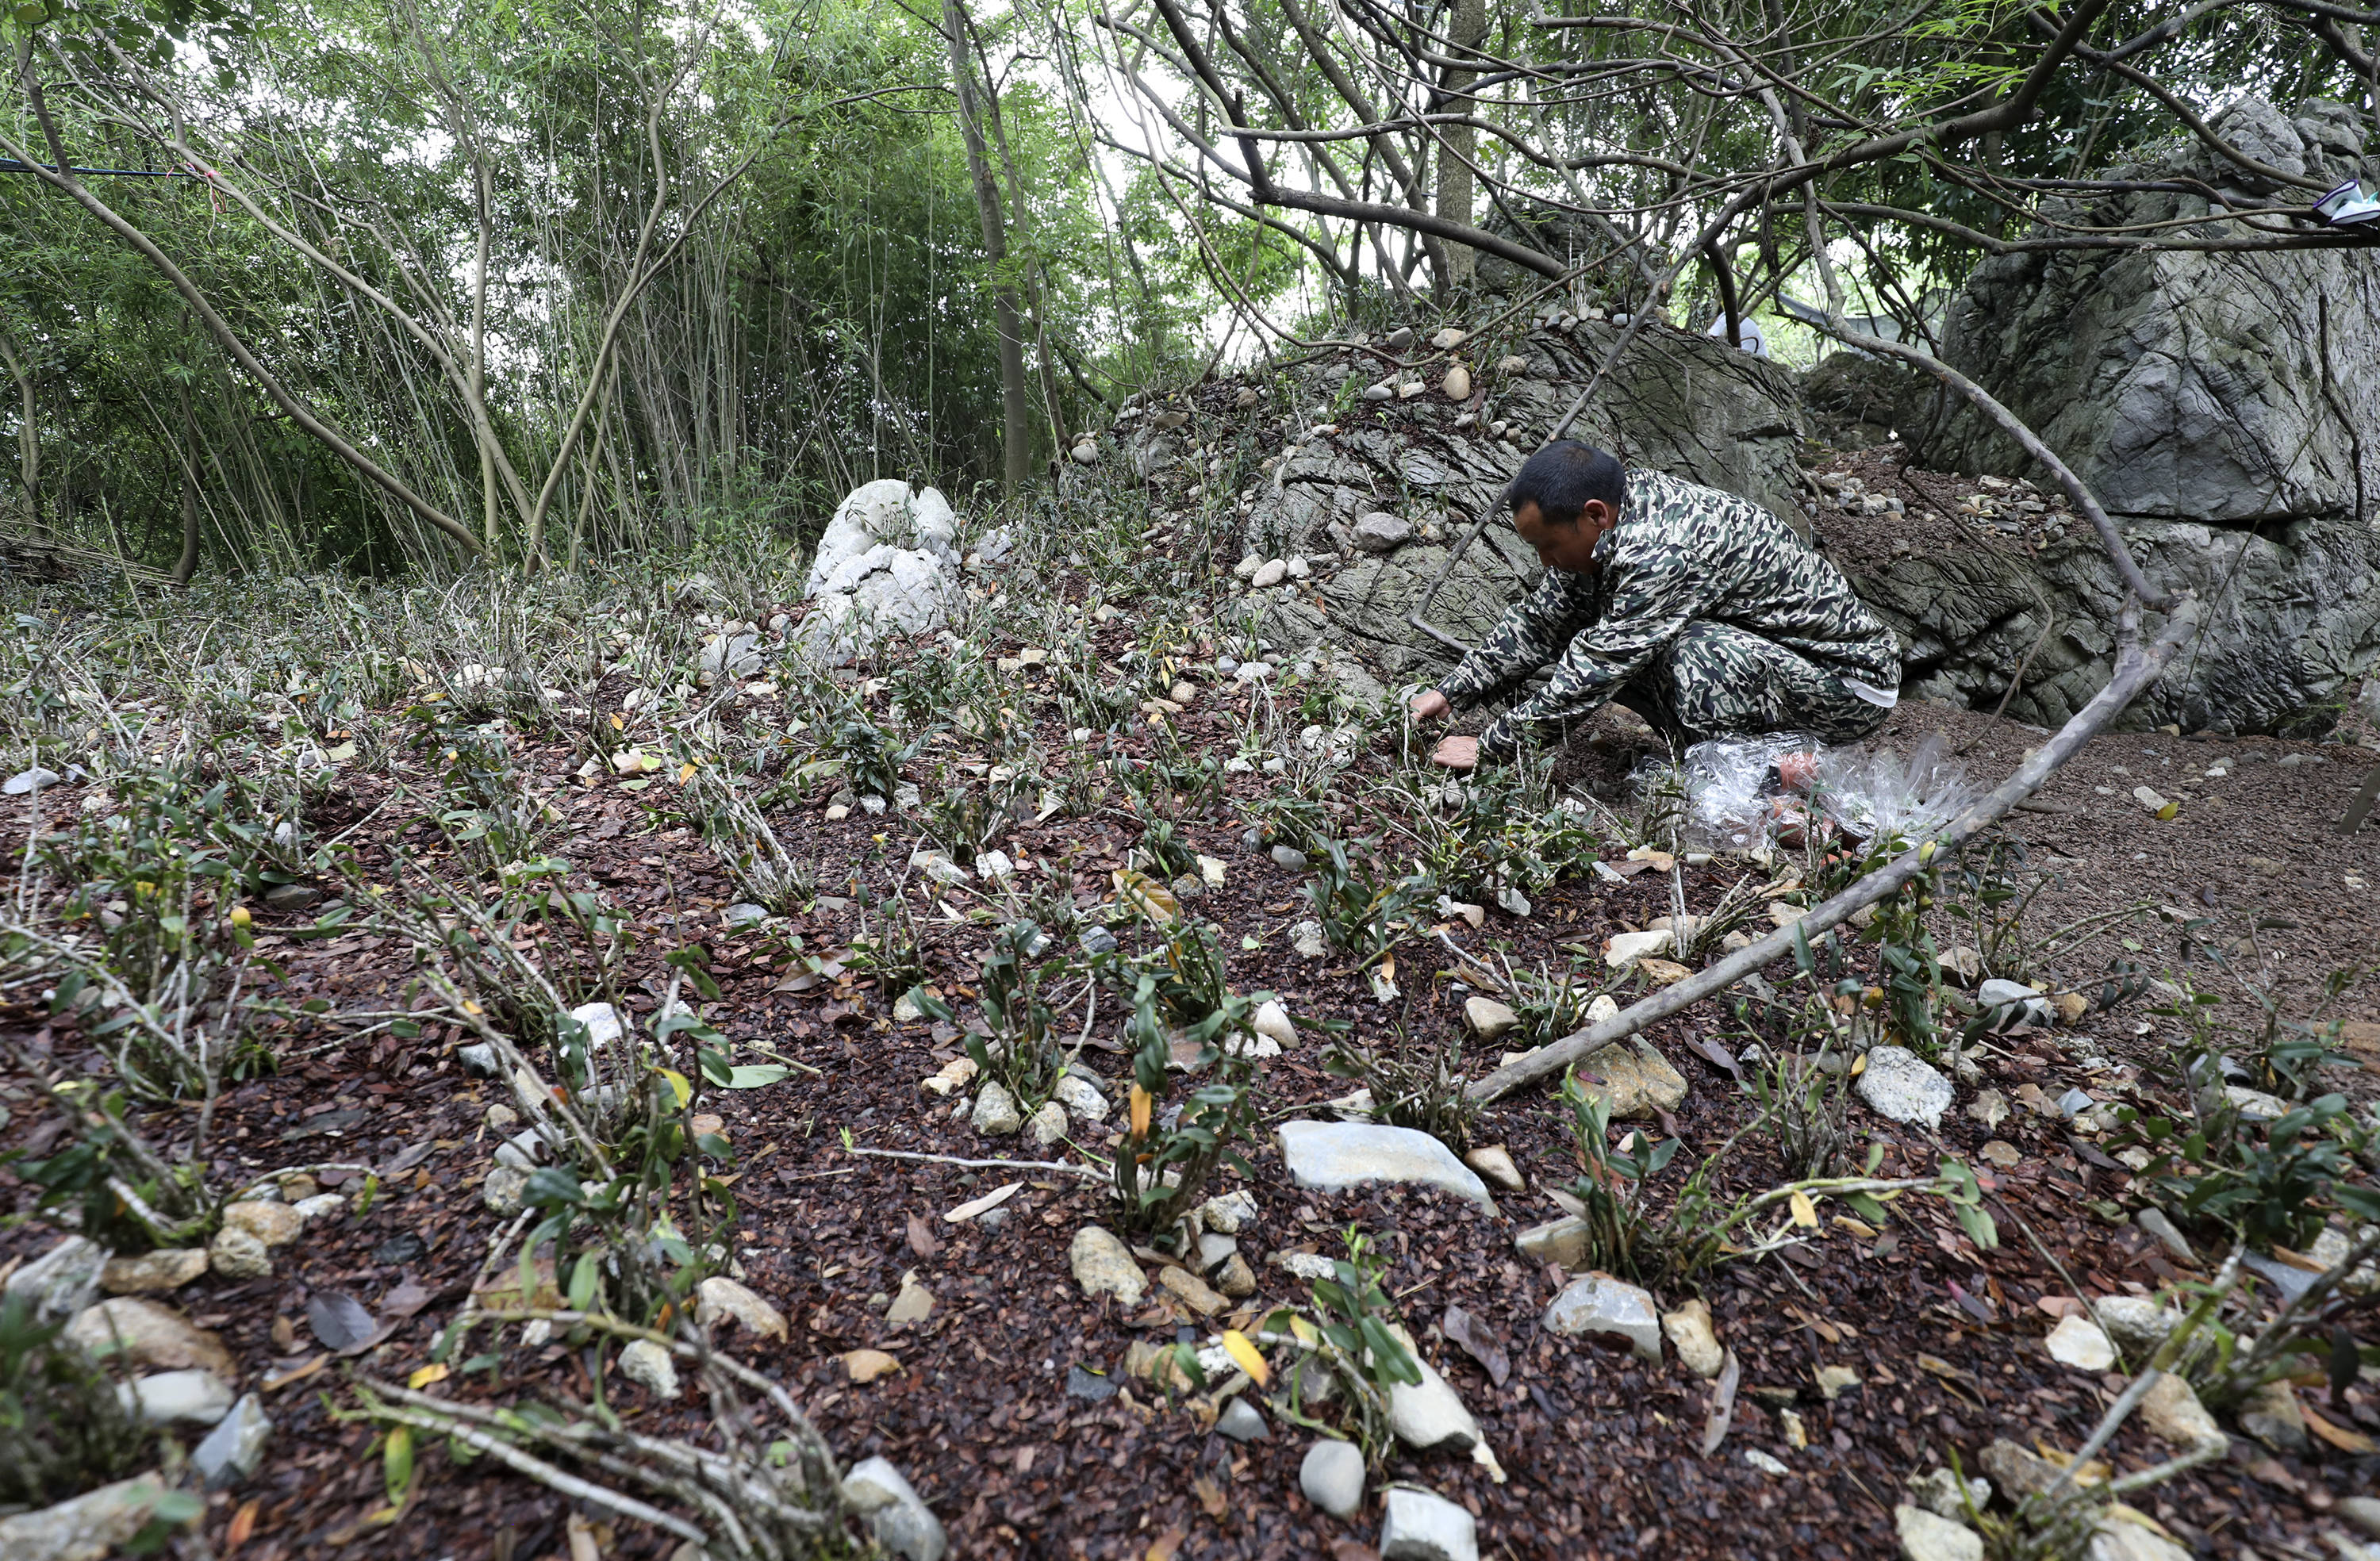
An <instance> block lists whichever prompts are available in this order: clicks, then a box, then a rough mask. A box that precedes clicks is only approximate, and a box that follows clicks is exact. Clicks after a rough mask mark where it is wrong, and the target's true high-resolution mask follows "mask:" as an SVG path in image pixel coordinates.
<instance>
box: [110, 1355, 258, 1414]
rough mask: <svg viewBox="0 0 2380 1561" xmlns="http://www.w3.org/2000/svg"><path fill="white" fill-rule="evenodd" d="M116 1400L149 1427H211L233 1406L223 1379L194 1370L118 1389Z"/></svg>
mask: <svg viewBox="0 0 2380 1561" xmlns="http://www.w3.org/2000/svg"><path fill="white" fill-rule="evenodd" d="M115 1396H116V1398H118V1399H119V1400H121V1401H122V1403H123V1405H124V1408H125V1410H126V1412H127V1413H128V1414H130V1415H131V1416H132V1417H133V1418H134V1419H136V1420H139V1421H140V1422H142V1423H143V1424H146V1425H172V1424H175V1423H176V1422H184V1421H187V1422H189V1423H191V1424H193V1425H212V1424H214V1423H215V1422H217V1421H219V1420H221V1419H223V1418H224V1416H225V1415H226V1414H228V1413H229V1412H230V1411H231V1402H232V1393H231V1389H230V1388H229V1387H227V1386H225V1385H224V1380H223V1378H221V1377H219V1376H217V1375H215V1373H212V1372H208V1371H200V1370H199V1369H198V1368H197V1367H195V1366H194V1367H192V1368H190V1369H189V1370H188V1371H180V1372H158V1373H155V1374H153V1375H151V1376H144V1377H140V1378H137V1379H136V1380H134V1381H132V1382H130V1383H127V1384H122V1385H119V1386H117V1388H116V1390H115Z"/></svg>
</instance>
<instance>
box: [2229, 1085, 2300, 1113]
mask: <svg viewBox="0 0 2380 1561" xmlns="http://www.w3.org/2000/svg"><path fill="white" fill-rule="evenodd" d="M2223 1098H2224V1099H2226V1100H2228V1101H2229V1102H2230V1103H2231V1104H2232V1106H2233V1107H2235V1108H2236V1109H2237V1110H2238V1111H2239V1113H2240V1118H2241V1119H2243V1120H2245V1121H2251V1122H2273V1121H2278V1120H2279V1119H2281V1118H2283V1117H2285V1116H2288V1115H2289V1104H2288V1103H2287V1102H2286V1101H2284V1100H2282V1099H2281V1098H2280V1096H2278V1095H2266V1094H2265V1092H2264V1091H2263V1090H2260V1089H2245V1088H2242V1087H2241V1086H2240V1085H2238V1084H2225V1085H2224V1086H2223Z"/></svg>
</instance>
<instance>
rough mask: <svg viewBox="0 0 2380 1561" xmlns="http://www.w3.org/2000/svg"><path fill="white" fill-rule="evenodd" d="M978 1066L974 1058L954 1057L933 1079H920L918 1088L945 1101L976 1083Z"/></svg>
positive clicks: (943, 1065)
mask: <svg viewBox="0 0 2380 1561" xmlns="http://www.w3.org/2000/svg"><path fill="white" fill-rule="evenodd" d="M975 1075H976V1065H975V1059H974V1058H972V1057H954V1058H953V1059H951V1060H950V1061H948V1062H945V1063H943V1064H942V1066H941V1071H940V1072H937V1073H936V1074H935V1075H934V1076H933V1077H932V1078H929V1079H920V1080H918V1081H917V1087H918V1088H919V1089H922V1090H924V1091H925V1092H926V1093H928V1094H929V1095H941V1097H942V1098H944V1099H945V1100H947V1099H949V1098H950V1097H951V1096H952V1095H956V1094H957V1093H958V1092H959V1091H961V1090H963V1089H965V1088H966V1087H967V1085H969V1084H971V1083H975Z"/></svg>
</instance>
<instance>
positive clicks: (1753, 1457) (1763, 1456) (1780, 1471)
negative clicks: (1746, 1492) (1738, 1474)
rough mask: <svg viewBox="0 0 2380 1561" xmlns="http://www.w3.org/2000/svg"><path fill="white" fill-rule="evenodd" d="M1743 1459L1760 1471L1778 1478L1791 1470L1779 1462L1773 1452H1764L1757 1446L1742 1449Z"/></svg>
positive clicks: (1781, 1477) (1783, 1476)
mask: <svg viewBox="0 0 2380 1561" xmlns="http://www.w3.org/2000/svg"><path fill="white" fill-rule="evenodd" d="M1743 1461H1744V1462H1745V1463H1747V1464H1750V1465H1751V1466H1752V1467H1753V1468H1755V1469H1756V1470H1760V1472H1761V1473H1763V1474H1767V1475H1769V1476H1771V1477H1773V1478H1775V1479H1779V1480H1781V1479H1783V1478H1785V1477H1786V1476H1787V1475H1789V1474H1791V1473H1792V1472H1793V1471H1792V1470H1790V1469H1788V1468H1786V1467H1785V1466H1784V1465H1783V1464H1782V1463H1780V1462H1779V1461H1778V1460H1777V1457H1776V1455H1775V1454H1773V1453H1764V1452H1762V1451H1761V1450H1760V1449H1759V1448H1757V1447H1746V1448H1745V1449H1744V1451H1743Z"/></svg>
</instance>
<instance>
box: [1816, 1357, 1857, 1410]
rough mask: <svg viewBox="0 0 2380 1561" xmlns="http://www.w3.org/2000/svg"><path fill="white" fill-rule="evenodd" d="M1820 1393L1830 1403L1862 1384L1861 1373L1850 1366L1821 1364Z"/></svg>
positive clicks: (1819, 1370) (1818, 1378)
mask: <svg viewBox="0 0 2380 1561" xmlns="http://www.w3.org/2000/svg"><path fill="white" fill-rule="evenodd" d="M1817 1381H1818V1394H1819V1396H1820V1397H1821V1398H1825V1399H1826V1401H1827V1402H1828V1403H1829V1404H1831V1403H1833V1402H1834V1401H1835V1400H1836V1399H1838V1398H1841V1397H1842V1396H1843V1395H1844V1394H1846V1393H1849V1392H1850V1391H1851V1390H1852V1388H1854V1387H1857V1386H1859V1385H1860V1377H1859V1373H1857V1372H1855V1371H1853V1370H1852V1369H1851V1368H1850V1367H1849V1366H1820V1367H1819V1368H1818V1373H1817Z"/></svg>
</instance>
